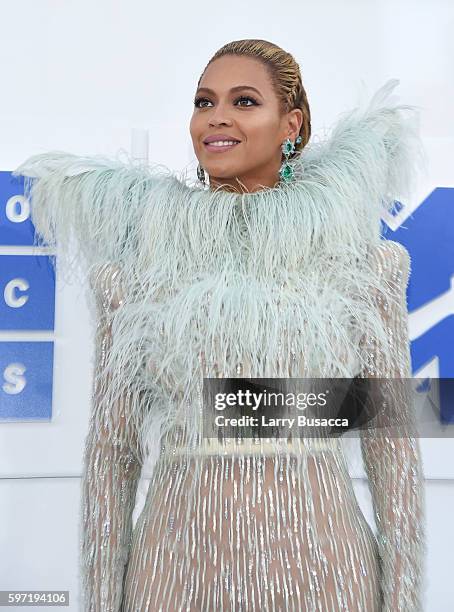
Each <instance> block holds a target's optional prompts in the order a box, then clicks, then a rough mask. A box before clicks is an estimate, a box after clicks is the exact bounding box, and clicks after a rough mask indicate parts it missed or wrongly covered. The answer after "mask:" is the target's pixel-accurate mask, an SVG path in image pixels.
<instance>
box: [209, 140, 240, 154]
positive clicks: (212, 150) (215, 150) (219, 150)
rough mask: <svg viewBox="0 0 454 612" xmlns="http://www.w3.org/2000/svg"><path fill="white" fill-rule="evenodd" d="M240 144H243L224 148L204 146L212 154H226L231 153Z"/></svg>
mask: <svg viewBox="0 0 454 612" xmlns="http://www.w3.org/2000/svg"><path fill="white" fill-rule="evenodd" d="M239 144H241V143H240V142H237V143H236V144H233V145H223V146H216V145H212V144H204V145H203V146H204V147H205V149H206V150H207V151H209V152H210V153H225V152H226V151H231V150H232V149H234V148H235V147H237V146H238V145H239Z"/></svg>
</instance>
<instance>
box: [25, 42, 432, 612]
mask: <svg viewBox="0 0 454 612" xmlns="http://www.w3.org/2000/svg"><path fill="white" fill-rule="evenodd" d="M395 85H396V81H389V82H388V83H387V84H385V86H384V87H382V88H381V89H380V90H379V91H378V92H377V93H376V94H375V96H374V97H373V99H372V101H371V102H370V103H369V105H368V106H367V107H366V108H360V109H355V110H354V111H352V112H351V113H349V114H347V115H346V116H344V117H343V118H342V119H341V120H340V121H339V122H338V123H337V124H336V125H335V126H334V129H333V131H332V133H331V135H330V137H329V138H328V139H326V141H320V142H318V143H311V144H310V145H309V144H308V141H309V138H310V134H311V132H310V111H309V106H308V102H307V98H306V94H305V90H304V88H303V85H302V82H301V74H300V70H299V67H298V65H297V64H296V62H295V60H294V59H293V57H292V56H291V55H289V54H288V53H286V52H285V51H283V50H282V49H281V48H279V47H277V46H276V45H274V44H271V43H269V42H267V41H263V40H243V41H234V42H232V43H229V44H227V45H225V46H224V47H223V48H221V49H220V50H219V51H218V52H217V53H216V54H215V56H214V57H213V58H212V59H211V60H210V62H209V63H208V65H207V67H206V68H205V70H204V72H203V74H202V76H201V78H200V80H199V83H198V89H197V92H196V99H195V103H194V113H193V116H192V119H191V125H190V131H191V137H192V141H193V145H194V150H195V153H196V155H197V158H198V160H199V168H198V176H199V180H200V181H201V182H202V183H205V184H204V185H197V186H189V185H187V184H186V182H185V181H184V180H183V179H178V178H176V177H175V176H174V175H172V174H171V173H166V172H163V171H162V169H161V170H158V168H157V167H152V168H151V167H149V166H140V165H137V164H133V163H130V162H121V161H113V160H108V159H104V158H101V157H91V158H90V157H76V156H74V155H70V154H67V153H61V152H51V153H45V154H40V155H36V156H33V157H31V158H30V159H28V160H27V161H26V162H25V163H24V164H23V165H22V166H21V167H20V168H18V169H17V170H16V174H22V175H24V176H26V177H29V178H28V179H27V181H26V192H27V193H28V195H29V196H30V197H31V198H32V211H33V212H32V214H33V220H34V223H35V227H36V230H37V235H38V240H42V239H44V240H45V241H46V242H47V243H49V244H56V243H58V244H59V245H60V246H61V247H62V249H63V251H62V254H63V255H65V254H66V253H68V252H69V248H66V249H65V247H67V245H69V243H70V238H71V237H72V236H75V238H76V239H77V241H76V246H78V252H77V255H78V259H77V264H79V263H81V262H83V263H84V264H85V266H84V271H85V272H87V273H88V275H89V278H90V281H91V285H92V287H93V289H94V294H95V295H96V298H97V300H96V304H97V308H98V310H97V314H98V319H97V320H98V327H97V330H98V331H97V343H96V347H97V353H96V370H95V386H94V393H93V404H92V408H93V411H92V417H91V421H90V429H89V433H88V436H87V441H86V447H85V455H84V478H83V486H82V491H83V495H82V512H83V516H82V525H81V527H82V536H81V553H82V557H81V558H82V570H83V572H82V574H83V585H82V586H83V593H84V598H85V609H86V610H96V611H100V610H103V611H107V610H109V611H117V610H120V609H121V610H125V611H128V612H138V611H144V610H153V611H157V610H162V611H163V612H164V611H165V612H167V611H170V610H172V611H173V610H191V611H192V610H194V611H196V610H197V611H199V610H203V611H211V610H229V611H230V610H232V611H234V610H235V611H240V610H241V611H252V610H254V611H255V610H257V611H259V610H260V611H262V610H296V611H302V610H307V611H323V612H327V611H328V610H329V611H330V612H333V611H340V610H344V611H347V610H348V611H349V612H353V611H357V612H366V611H371V612H372V611H375V612H377V611H379V610H380V611H387V612H391V611H393V612H395V611H396V610H408V611H410V610H412V611H415V610H420V609H421V606H422V603H421V599H422V576H423V555H424V552H425V539H424V492H423V491H424V489H423V475H422V465H421V458H420V452H419V446H418V441H417V438H416V436H415V433H414V417H413V413H412V406H411V395H410V393H409V390H408V389H407V388H406V386H405V385H404V384H387V383H386V381H383V380H382V381H380V380H379V378H382V379H386V380H387V381H388V382H389V383H391V379H393V378H395V379H397V381H399V380H400V381H403V380H405V378H407V379H408V378H410V377H411V369H410V353H409V339H408V322H407V310H406V299H405V291H406V286H407V282H408V275H409V263H410V261H409V255H408V252H407V251H406V250H405V248H404V247H402V246H401V245H400V244H398V243H396V242H393V241H385V240H382V239H381V236H380V216H381V214H382V212H383V205H386V206H387V207H388V208H391V207H392V205H393V203H394V198H395V197H397V196H399V195H401V194H402V193H404V192H405V191H406V190H408V189H409V188H410V186H411V182H412V180H413V177H414V171H415V168H416V161H417V153H418V146H419V143H418V140H417V137H416V134H415V132H414V130H413V128H412V123H411V122H410V120H409V116H407V115H408V113H407V112H406V111H410V110H412V107H408V106H403V105H402V106H396V105H391V104H390V103H389V101H388V100H387V97H388V95H389V93H390V92H391V91H392V89H393V88H394V87H395ZM208 179H209V185H207V183H208ZM204 376H205V377H212V378H218V377H221V378H222V377H229V378H236V377H250V378H251V377H253V378H266V377H270V378H286V377H290V378H304V377H320V378H326V379H328V378H336V377H345V378H353V377H355V376H356V377H359V378H367V379H371V381H373V379H376V380H375V382H376V383H377V384H375V385H371V387H370V393H369V398H368V402H369V405H368V409H371V410H372V413H373V415H375V416H373V417H372V418H370V419H369V421H368V423H367V426H366V427H363V428H362V429H361V430H360V432H361V449H362V453H363V458H364V465H365V468H366V472H367V475H368V479H369V484H370V490H371V494H372V501H373V506H374V511H375V519H376V524H377V538H375V536H374V534H373V532H372V530H371V528H370V527H369V526H368V524H367V522H366V520H365V518H364V516H363V514H362V512H361V510H360V508H359V506H358V504H357V501H356V498H355V495H354V491H353V487H352V483H351V479H350V477H349V474H348V470H347V466H346V461H345V458H344V455H343V451H342V446H341V444H340V438H339V437H334V436H327V435H316V436H314V437H310V436H308V437H304V436H303V437H301V438H298V436H295V438H296V440H295V439H292V437H291V436H288V437H287V436H284V437H281V438H277V439H273V438H271V439H264V440H259V441H252V440H251V439H245V440H243V441H237V440H235V439H232V438H229V439H226V440H224V441H222V440H217V439H214V438H212V437H211V438H210V437H207V436H204V435H203V431H204V430H203V421H202V417H204V418H205V419H206V418H207V415H206V414H204V413H203V411H202V408H203V410H206V406H204V404H203V402H202V390H203V389H202V383H203V377H204ZM394 383H396V381H394ZM383 406H385V407H386V415H384V414H383V411H382V410H381V408H382V407H383ZM385 416H386V419H385ZM388 419H389V420H388ZM386 423H388V429H386ZM384 431H386V435H385V434H384V433H383V432H384ZM396 432H397V433H400V434H401V435H400V436H399V435H396ZM153 436H154V438H155V440H156V439H157V440H158V442H159V444H160V455H159V458H158V460H157V463H156V465H155V467H154V472H153V475H152V480H151V483H150V487H149V490H148V495H147V499H146V503H145V506H144V508H143V511H142V513H141V515H140V517H139V519H138V521H137V524H136V526H135V529H134V530H132V512H133V508H134V504H135V493H136V489H137V484H138V479H139V477H140V470H141V465H142V463H143V460H144V458H145V456H146V454H147V452H148V450H149V449H150V445H151V444H153V442H152V438H153ZM154 443H156V441H155V442H154Z"/></svg>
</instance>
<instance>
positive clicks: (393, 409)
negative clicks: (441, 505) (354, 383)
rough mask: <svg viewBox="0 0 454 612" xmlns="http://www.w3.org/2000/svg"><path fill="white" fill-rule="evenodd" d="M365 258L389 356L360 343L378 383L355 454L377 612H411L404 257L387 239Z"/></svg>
mask: <svg viewBox="0 0 454 612" xmlns="http://www.w3.org/2000/svg"><path fill="white" fill-rule="evenodd" d="M373 257H374V265H377V266H379V269H380V271H381V273H382V275H383V280H384V281H385V282H389V286H390V287H391V292H392V298H393V299H392V301H390V302H389V303H387V302H386V301H385V300H384V299H377V303H378V308H379V309H380V313H381V316H382V318H383V321H384V323H385V325H386V329H387V334H388V338H389V340H390V344H391V355H392V357H391V358H390V357H389V354H390V353H389V352H387V351H382V350H381V348H380V346H377V342H374V341H372V340H370V339H368V338H366V339H365V340H364V341H363V342H362V349H363V350H366V351H367V360H366V362H367V366H365V367H364V369H363V371H362V373H361V375H362V376H363V377H367V378H370V379H374V378H375V379H377V378H381V379H382V380H375V381H374V380H371V381H370V383H371V385H370V395H369V401H371V402H372V412H373V413H374V415H375V416H374V418H373V419H372V421H371V422H370V423H368V425H367V428H366V429H364V430H361V450H362V454H363V460H364V466H365V469H366V473H367V476H368V478H369V487H370V491H371V496H372V503H373V508H374V512H375V520H376V524H377V531H378V550H379V556H380V562H381V568H382V576H381V580H382V591H383V611H384V612H398V611H408V612H410V611H411V612H416V611H419V610H422V579H423V568H424V557H425V552H426V547H425V527H424V515H425V493H424V477H423V468H422V462H421V456H420V449H419V440H418V438H417V437H416V427H415V425H416V424H415V418H414V412H413V406H412V396H411V387H410V381H411V377H412V373H411V359H410V349H409V337H408V313H407V306H406V287H407V282H408V276H409V270H410V258H409V254H408V252H407V251H406V249H405V248H404V247H403V246H402V245H400V244H399V243H397V242H393V241H385V242H384V243H383V244H381V245H380V246H379V247H378V248H377V250H376V252H375V253H374V254H373ZM385 353H386V354H388V358H386V357H385ZM383 379H387V380H383ZM391 379H394V380H391Z"/></svg>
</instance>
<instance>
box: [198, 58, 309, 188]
mask: <svg viewBox="0 0 454 612" xmlns="http://www.w3.org/2000/svg"><path fill="white" fill-rule="evenodd" d="M301 123H302V112H301V110H300V109H294V110H293V111H291V112H290V113H287V114H286V115H284V116H282V117H281V116H280V115H279V102H278V98H277V96H276V94H275V93H274V90H273V88H272V84H271V81H270V78H269V76H268V73H267V70H266V68H265V66H264V65H263V64H262V63H261V62H259V61H257V60H255V59H252V58H249V57H244V56H233V55H227V56H223V57H220V58H218V59H216V60H215V61H213V62H212V63H211V64H210V65H209V66H208V67H207V69H206V70H205V73H204V75H203V77H202V79H201V81H200V86H199V89H198V90H197V91H196V94H195V104H194V112H193V115H192V118H191V122H190V132H191V138H192V143H193V147H194V152H195V154H196V156H197V159H198V160H199V163H200V165H201V166H202V167H203V168H204V170H205V172H207V173H208V175H209V177H210V188H211V189H213V188H216V187H217V186H219V185H221V184H222V185H223V188H226V189H227V190H228V191H232V190H233V191H245V190H247V191H251V192H252V191H256V190H257V189H260V186H262V187H263V186H267V187H274V186H275V184H276V183H277V182H278V181H279V168H280V166H281V163H282V162H281V160H282V150H281V145H282V143H283V142H284V140H285V139H286V138H291V140H292V141H294V140H295V139H296V137H297V136H298V133H299V130H300V126H301ZM216 135H221V136H220V138H219V140H221V141H225V140H237V141H239V143H238V144H235V145H234V146H232V147H223V146H216V145H211V147H210V146H207V145H206V144H205V143H204V141H205V139H206V138H207V137H209V136H216ZM241 184H242V185H243V186H244V188H243V186H242V185H241Z"/></svg>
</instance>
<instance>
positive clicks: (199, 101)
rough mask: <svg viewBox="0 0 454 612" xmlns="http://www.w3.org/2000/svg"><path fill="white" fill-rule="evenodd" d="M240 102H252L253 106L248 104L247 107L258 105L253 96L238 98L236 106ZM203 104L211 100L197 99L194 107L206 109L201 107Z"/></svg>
mask: <svg viewBox="0 0 454 612" xmlns="http://www.w3.org/2000/svg"><path fill="white" fill-rule="evenodd" d="M240 100H249V101H250V102H252V104H247V105H246V106H248V107H249V106H256V105H257V100H256V99H255V98H252V97H251V96H240V97H239V98H237V99H236V100H235V104H236V103H237V102H239V101H240ZM202 102H210V100H208V98H196V99H195V100H194V106H195V107H196V108H206V106H205V105H203V106H202V105H201V103H202Z"/></svg>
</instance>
